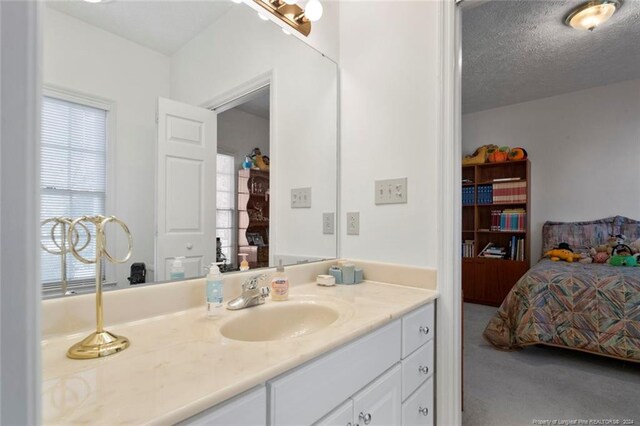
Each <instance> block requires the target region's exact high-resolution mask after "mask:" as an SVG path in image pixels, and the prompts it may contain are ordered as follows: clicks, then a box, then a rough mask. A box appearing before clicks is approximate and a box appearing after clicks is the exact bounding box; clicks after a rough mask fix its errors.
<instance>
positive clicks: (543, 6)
mask: <svg viewBox="0 0 640 426" xmlns="http://www.w3.org/2000/svg"><path fill="white" fill-rule="evenodd" d="M583 2H584V1H583V0H582V1H580V0H578V1H576V0H566V1H555V0H508V1H504V0H502V1H488V2H476V4H472V6H471V7H465V8H463V12H462V109H463V112H464V113H470V112H475V111H481V110H485V109H490V108H496V107H500V106H505V105H511V104H515V103H519V102H526V101H530V100H534V99H541V98H546V97H549V96H554V95H559V94H562V93H568V92H573V91H576V90H582V89H587V88H590V87H595V86H602V85H605V84H610V83H615V82H618V81H625V80H632V79H637V78H640V0H627V1H626V2H625V3H624V4H623V5H622V7H621V8H620V9H619V10H618V12H617V13H616V14H615V15H614V16H613V17H612V18H611V19H610V20H609V22H607V23H606V24H605V25H603V26H602V27H599V28H596V29H595V30H594V31H593V32H589V31H577V30H574V29H572V28H570V27H567V26H566V25H564V23H563V20H564V17H565V16H566V15H567V13H568V12H569V11H570V10H571V9H572V8H573V7H575V6H577V5H579V4H581V3H583Z"/></svg>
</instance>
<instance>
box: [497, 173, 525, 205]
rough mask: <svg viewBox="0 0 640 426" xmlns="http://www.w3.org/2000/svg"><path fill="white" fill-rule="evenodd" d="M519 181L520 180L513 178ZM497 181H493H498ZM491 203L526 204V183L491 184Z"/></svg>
mask: <svg viewBox="0 0 640 426" xmlns="http://www.w3.org/2000/svg"><path fill="white" fill-rule="evenodd" d="M514 179H518V180H519V179H520V178H514ZM498 180H499V179H494V182H495V181H498ZM492 195H493V203H494V204H498V203H526V202H527V182H526V181H516V182H501V183H494V184H493V193H492Z"/></svg>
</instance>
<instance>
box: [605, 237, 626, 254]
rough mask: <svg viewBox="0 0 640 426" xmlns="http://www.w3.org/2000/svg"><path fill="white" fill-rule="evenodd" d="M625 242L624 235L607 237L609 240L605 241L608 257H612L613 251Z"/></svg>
mask: <svg viewBox="0 0 640 426" xmlns="http://www.w3.org/2000/svg"><path fill="white" fill-rule="evenodd" d="M625 240H626V238H625V236H624V235H620V234H618V235H613V234H612V235H609V238H608V239H607V253H608V254H609V256H612V255H613V249H614V248H615V247H616V246H619V245H620V244H624V242H625Z"/></svg>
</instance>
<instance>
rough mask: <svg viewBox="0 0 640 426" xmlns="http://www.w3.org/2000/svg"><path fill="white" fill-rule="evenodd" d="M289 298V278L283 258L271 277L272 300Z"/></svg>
mask: <svg viewBox="0 0 640 426" xmlns="http://www.w3.org/2000/svg"><path fill="white" fill-rule="evenodd" d="M288 298H289V278H287V274H285V273H284V266H282V259H280V263H279V264H278V268H277V269H276V273H275V274H273V277H272V278H271V300H277V301H282V300H287V299H288Z"/></svg>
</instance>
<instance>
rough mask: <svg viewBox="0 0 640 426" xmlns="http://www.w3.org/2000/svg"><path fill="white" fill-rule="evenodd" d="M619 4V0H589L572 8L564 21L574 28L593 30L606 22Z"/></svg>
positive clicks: (620, 2) (620, 3)
mask: <svg viewBox="0 0 640 426" xmlns="http://www.w3.org/2000/svg"><path fill="white" fill-rule="evenodd" d="M621 5H622V1H621V0H591V1H588V2H587V3H583V4H581V5H580V6H578V7H577V8H575V9H573V10H572V11H571V12H570V13H569V15H567V17H566V18H565V20H564V23H565V24H567V25H568V26H570V27H572V28H575V29H576V30H589V31H593V30H594V29H595V28H596V27H598V26H600V25H602V24H604V23H605V22H607V21H608V20H609V18H611V17H612V16H613V14H614V13H615V12H616V10H618V9H619V8H620V6H621Z"/></svg>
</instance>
